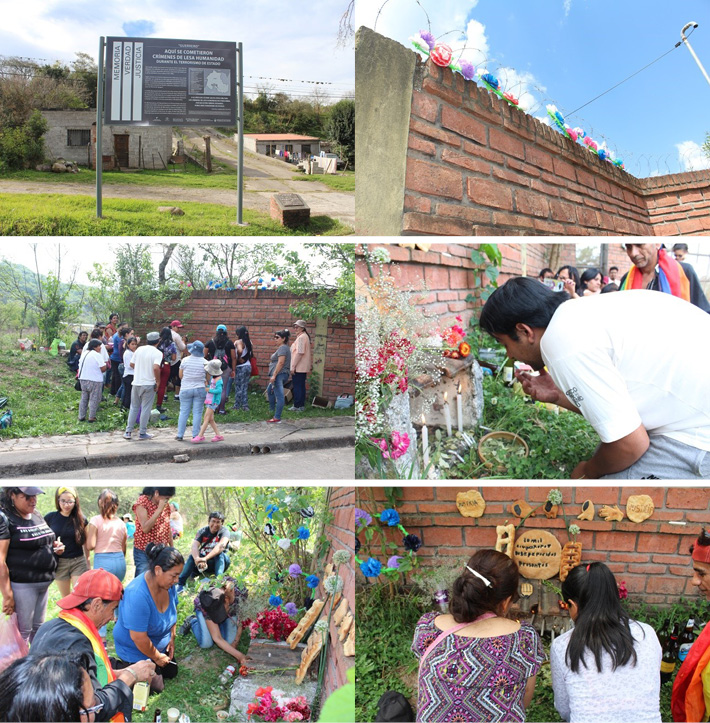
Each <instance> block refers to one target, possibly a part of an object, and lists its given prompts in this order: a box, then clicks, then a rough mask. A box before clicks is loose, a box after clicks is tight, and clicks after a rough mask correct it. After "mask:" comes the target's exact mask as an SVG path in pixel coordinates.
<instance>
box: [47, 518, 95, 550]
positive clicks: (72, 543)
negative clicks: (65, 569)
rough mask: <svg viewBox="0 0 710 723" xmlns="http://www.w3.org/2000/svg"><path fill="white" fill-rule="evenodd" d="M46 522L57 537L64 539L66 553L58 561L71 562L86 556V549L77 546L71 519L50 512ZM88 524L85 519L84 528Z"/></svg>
mask: <svg viewBox="0 0 710 723" xmlns="http://www.w3.org/2000/svg"><path fill="white" fill-rule="evenodd" d="M44 521H45V522H46V523H47V524H48V525H49V526H50V527H51V528H52V531H53V532H54V534H55V535H56V536H57V537H61V538H62V542H63V543H64V552H63V553H62V554H61V555H59V556H58V558H57V559H59V560H71V559H73V558H75V557H81V556H82V555H83V554H84V548H83V547H82V546H81V545H77V544H76V537H75V536H74V522H73V520H72V518H71V517H64V515H63V514H62V513H61V512H48V513H47V514H46V515H45V517H44ZM87 522H88V520H87V519H86V517H84V527H86V523H87Z"/></svg>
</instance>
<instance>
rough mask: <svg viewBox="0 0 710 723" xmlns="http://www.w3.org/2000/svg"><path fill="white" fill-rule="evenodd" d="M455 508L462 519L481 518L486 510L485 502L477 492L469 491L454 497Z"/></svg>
mask: <svg viewBox="0 0 710 723" xmlns="http://www.w3.org/2000/svg"><path fill="white" fill-rule="evenodd" d="M456 507H458V508H459V512H460V513H461V514H462V515H463V516H464V517H481V515H482V514H483V513H484V511H485V509H486V501H485V500H484V499H483V496H482V495H481V493H480V492H479V491H478V490H469V491H468V492H459V493H458V494H457V495H456Z"/></svg>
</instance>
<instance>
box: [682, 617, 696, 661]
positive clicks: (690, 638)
mask: <svg viewBox="0 0 710 723" xmlns="http://www.w3.org/2000/svg"><path fill="white" fill-rule="evenodd" d="M694 627H695V619H694V618H688V622H687V623H686V626H685V630H684V631H683V632H682V633H681V634H680V637H679V638H678V646H679V647H678V660H680V662H681V663H682V662H683V661H684V660H685V656H686V655H688V653H689V652H690V649H691V648H692V647H693V643H694V642H695V635H694V633H693V628H694Z"/></svg>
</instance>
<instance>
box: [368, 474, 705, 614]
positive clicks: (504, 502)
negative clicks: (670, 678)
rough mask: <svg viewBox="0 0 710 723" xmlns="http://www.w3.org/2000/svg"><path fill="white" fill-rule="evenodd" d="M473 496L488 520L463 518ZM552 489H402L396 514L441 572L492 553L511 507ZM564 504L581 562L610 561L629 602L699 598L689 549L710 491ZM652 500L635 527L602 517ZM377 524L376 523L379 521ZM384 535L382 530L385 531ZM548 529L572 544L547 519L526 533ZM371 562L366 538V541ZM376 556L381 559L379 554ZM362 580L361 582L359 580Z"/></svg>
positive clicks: (603, 495) (608, 493)
mask: <svg viewBox="0 0 710 723" xmlns="http://www.w3.org/2000/svg"><path fill="white" fill-rule="evenodd" d="M467 489H477V490H478V491H479V492H480V493H481V494H482V495H483V498H484V499H485V500H486V509H485V512H484V514H483V517H480V518H478V519H477V520H474V519H472V518H467V517H462V516H461V515H460V514H459V511H458V509H457V508H456V495H457V494H458V493H459V492H461V491H465V490H467ZM549 489H550V487H530V488H527V489H526V488H525V487H470V488H465V487H434V488H432V487H427V488H424V487H404V488H403V493H404V496H403V498H402V502H401V504H400V505H399V507H398V511H399V513H400V515H401V517H402V524H403V525H404V527H405V528H406V530H407V532H409V533H411V534H415V535H418V536H419V537H420V538H421V540H422V542H423V545H422V547H421V549H420V550H419V552H418V553H417V557H418V558H419V562H420V564H421V565H424V566H430V567H433V566H436V565H437V564H438V563H440V562H441V561H442V560H450V559H451V558H452V557H468V556H470V555H472V554H473V553H474V552H475V551H476V550H477V549H481V548H492V547H493V546H494V544H495V541H496V533H495V526H496V525H502V524H505V523H506V521H507V522H513V523H517V522H518V520H517V519H516V518H514V517H513V516H512V515H511V514H510V511H509V507H510V504H511V503H512V502H514V501H515V500H518V499H525V500H526V501H527V502H528V503H529V504H530V505H531V506H533V507H536V506H538V505H539V504H541V503H542V502H543V501H544V500H545V499H546V497H547V493H548V491H549ZM561 490H562V494H563V502H564V506H565V510H566V513H567V517H568V520H569V521H570V522H571V521H573V520H574V522H575V523H576V524H578V525H579V527H580V528H581V529H582V533H581V534H580V535H579V537H578V538H577V539H578V541H579V542H581V543H582V561H583V562H584V563H588V562H595V561H599V562H604V563H605V564H606V565H608V566H609V568H610V569H611V571H612V572H613V573H614V575H615V576H616V579H617V582H620V581H622V580H623V581H624V582H625V583H626V587H627V589H628V591H629V594H630V596H631V597H633V598H636V599H641V600H643V601H644V602H646V603H648V604H649V605H671V604H673V603H675V602H677V600H678V598H679V597H695V596H697V592H696V591H695V588H693V586H692V585H691V575H692V570H691V563H690V553H689V552H688V548H689V547H690V545H691V544H692V543H693V542H694V541H695V539H696V538H697V536H698V534H699V533H700V529H701V527H702V526H704V525H707V524H708V523H709V522H710V488H704V489H703V488H699V487H694V488H677V487H672V488H669V489H664V488H660V487H648V486H647V487H633V488H632V487H576V488H575V487H562V488H561ZM374 494H375V499H376V500H378V502H380V503H381V504H382V506H381V507H379V509H378V511H381V510H382V509H383V507H384V500H385V497H384V494H383V490H382V489H381V488H375V489H374ZM638 494H648V495H650V496H651V498H652V499H653V503H654V506H655V511H654V513H653V516H652V517H651V518H650V519H648V520H645V521H644V522H641V523H639V524H636V523H634V522H631V521H629V520H628V519H625V520H624V521H623V522H605V521H604V520H602V519H601V518H600V517H599V516H598V511H599V508H600V507H601V506H602V505H619V507H620V509H622V510H623V509H624V506H625V504H626V500H627V499H628V497H629V496H630V495H638ZM587 499H591V500H592V501H593V502H594V504H595V506H596V509H597V515H596V516H595V518H594V520H593V521H581V520H576V519H574V518H575V517H576V516H577V515H578V514H579V513H580V510H581V504H582V502H584V501H585V500H587ZM356 504H357V506H358V507H363V508H365V509H367V508H368V502H367V498H366V495H365V494H364V493H361V491H360V490H359V489H358V502H357V503H356ZM669 520H673V521H681V522H685V523H686V524H685V525H684V526H676V525H671V524H668V521H669ZM374 524H378V523H377V522H375V523H374ZM380 529H383V528H382V526H381V525H380ZM526 529H545V530H548V531H549V532H551V533H552V534H554V535H555V537H557V539H558V540H559V542H560V544H562V545H564V544H565V542H567V533H566V531H565V530H564V522H563V520H562V518H561V516H558V517H557V518H556V519H550V520H548V519H546V518H545V516H544V514H543V515H542V517H540V516H539V515H536V516H535V517H532V518H528V520H527V521H526V522H525V524H524V525H523V527H521V528H520V530H521V531H524V530H526ZM388 533H389V538H390V539H391V541H392V542H395V543H396V544H398V545H399V546H400V547H401V542H402V534H401V533H397V532H396V531H395V532H392V533H390V532H389V531H388ZM360 542H361V543H362V544H363V550H361V552H360V558H361V559H363V556H365V557H366V556H367V548H366V547H365V538H364V535H360ZM372 554H373V555H374V556H377V555H378V554H379V555H380V557H381V552H380V550H379V548H378V547H373V549H372ZM357 574H358V577H359V578H360V580H362V579H363V578H362V576H361V574H360V573H359V572H358V573H357Z"/></svg>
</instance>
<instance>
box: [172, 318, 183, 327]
mask: <svg viewBox="0 0 710 723" xmlns="http://www.w3.org/2000/svg"><path fill="white" fill-rule="evenodd" d="M170 326H177V327H179V328H180V327H182V326H183V325H182V323H181V322H180V319H175V321H171V322H170Z"/></svg>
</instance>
